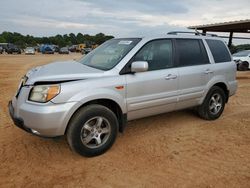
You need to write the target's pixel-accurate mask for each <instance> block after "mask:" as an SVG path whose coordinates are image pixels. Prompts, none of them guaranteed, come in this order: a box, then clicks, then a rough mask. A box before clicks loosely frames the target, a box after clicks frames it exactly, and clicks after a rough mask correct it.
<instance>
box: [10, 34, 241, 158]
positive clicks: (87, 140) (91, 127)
mask: <svg viewBox="0 0 250 188" xmlns="http://www.w3.org/2000/svg"><path fill="white" fill-rule="evenodd" d="M236 89H237V81H236V65H235V63H234V62H233V61H232V57H231V55H230V52H229V50H228V48H227V46H226V45H225V43H224V42H223V41H222V40H221V39H220V38H217V37H212V36H201V35H198V36H195V35H193V36H192V35H183V34H182V35H179V34H176V35H173V34H168V35H164V36H160V37H143V38H120V39H111V40H109V41H107V42H105V43H104V44H102V45H101V46H100V47H98V48H97V49H95V50H93V51H92V52H90V53H89V54H87V55H86V56H84V57H83V58H82V59H80V60H79V61H67V62H55V63H51V64H48V65H45V66H41V67H36V68H33V69H31V70H30V71H29V72H28V73H27V74H26V75H25V76H24V77H23V78H22V80H21V83H20V85H19V89H18V91H17V92H16V94H15V96H14V97H13V99H12V100H11V101H10V102H9V111H10V115H11V117H12V119H13V121H14V123H15V124H16V125H17V126H18V127H20V128H22V129H23V130H25V131H27V132H30V133H32V134H35V135H38V136H43V137H57V136H62V135H66V137H67V140H68V143H69V145H70V147H71V148H72V149H73V150H74V151H76V152H77V153H79V154H80V155H83V156H96V155H100V154H102V153H104V152H105V151H107V150H108V149H109V148H110V147H111V146H112V144H113V143H114V141H115V139H116V136H117V133H118V131H120V132H123V130H124V127H125V125H126V122H127V121H130V120H134V119H138V118H143V117H147V116H152V115H156V114H160V113H165V112H169V111H175V110H180V109H185V108H191V107H195V109H197V111H198V114H199V115H200V117H202V118H203V119H206V120H215V119H217V118H219V117H220V115H221V114H222V112H223V109H224V106H225V103H227V102H228V98H229V97H230V96H232V95H233V94H235V92H236Z"/></svg>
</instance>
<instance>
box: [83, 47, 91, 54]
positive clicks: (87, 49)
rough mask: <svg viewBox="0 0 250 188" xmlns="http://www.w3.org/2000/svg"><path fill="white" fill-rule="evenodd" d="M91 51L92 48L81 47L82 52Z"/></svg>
mask: <svg viewBox="0 0 250 188" xmlns="http://www.w3.org/2000/svg"><path fill="white" fill-rule="evenodd" d="M91 51H92V48H83V49H82V54H85V55H86V54H88V53H89V52H91Z"/></svg>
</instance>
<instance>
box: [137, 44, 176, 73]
mask: <svg viewBox="0 0 250 188" xmlns="http://www.w3.org/2000/svg"><path fill="white" fill-rule="evenodd" d="M133 61H147V62H148V67H149V70H159V69H166V68H170V67H172V66H173V61H172V41H171V40H167V39H166V40H155V41H151V42H149V43H147V44H146V45H145V46H144V47H142V49H141V50H140V51H139V52H138V53H137V54H136V55H135V57H134V58H133Z"/></svg>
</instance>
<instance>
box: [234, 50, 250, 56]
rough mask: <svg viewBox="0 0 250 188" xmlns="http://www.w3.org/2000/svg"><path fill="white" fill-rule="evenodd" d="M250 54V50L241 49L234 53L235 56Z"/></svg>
mask: <svg viewBox="0 0 250 188" xmlns="http://www.w3.org/2000/svg"><path fill="white" fill-rule="evenodd" d="M249 54H250V51H247V50H246V51H241V52H238V53H235V54H233V56H234V57H244V56H248V55H249Z"/></svg>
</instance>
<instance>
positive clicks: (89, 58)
mask: <svg viewBox="0 0 250 188" xmlns="http://www.w3.org/2000/svg"><path fill="white" fill-rule="evenodd" d="M140 40H141V39H139V38H127V39H111V40H109V41H107V42H105V43H103V44H102V45H101V46H99V47H98V48H96V49H95V50H93V51H91V52H90V53H89V54H87V55H86V56H84V57H83V58H82V59H80V60H79V62H80V63H82V64H84V65H87V66H90V67H93V68H96V69H101V70H110V69H112V68H113V67H114V66H115V65H117V64H118V63H119V62H120V61H121V60H122V59H123V58H124V56H125V55H127V53H128V52H129V51H130V50H131V49H132V48H134V47H135V45H136V44H137V43H138V42H139V41H140Z"/></svg>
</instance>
